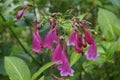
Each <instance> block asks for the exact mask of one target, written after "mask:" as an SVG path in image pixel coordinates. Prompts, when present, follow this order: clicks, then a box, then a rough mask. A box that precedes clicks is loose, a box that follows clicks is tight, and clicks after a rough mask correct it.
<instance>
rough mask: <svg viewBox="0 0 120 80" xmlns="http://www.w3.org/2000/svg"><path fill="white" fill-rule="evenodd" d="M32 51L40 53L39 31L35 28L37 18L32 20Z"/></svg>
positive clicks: (40, 40)
mask: <svg viewBox="0 0 120 80" xmlns="http://www.w3.org/2000/svg"><path fill="white" fill-rule="evenodd" d="M32 45H33V49H32V51H33V52H37V53H40V54H41V53H42V39H41V36H40V35H39V31H38V29H37V20H35V21H34V34H33V42H32Z"/></svg>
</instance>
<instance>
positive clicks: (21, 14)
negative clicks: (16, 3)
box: [16, 7, 27, 19]
mask: <svg viewBox="0 0 120 80" xmlns="http://www.w3.org/2000/svg"><path fill="white" fill-rule="evenodd" d="M26 8H27V7H24V8H23V9H22V10H20V11H19V12H18V14H17V16H16V18H17V19H20V18H21V17H22V16H23V14H24V13H25V11H26Z"/></svg>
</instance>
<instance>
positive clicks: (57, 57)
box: [52, 44, 62, 64]
mask: <svg viewBox="0 0 120 80" xmlns="http://www.w3.org/2000/svg"><path fill="white" fill-rule="evenodd" d="M61 59H62V47H61V45H60V44H57V47H56V49H55V51H54V54H53V58H52V61H53V62H55V61H59V62H58V64H62V62H61Z"/></svg>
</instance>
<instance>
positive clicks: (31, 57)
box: [0, 13, 41, 65]
mask: <svg viewBox="0 0 120 80" xmlns="http://www.w3.org/2000/svg"><path fill="white" fill-rule="evenodd" d="M0 16H1V18H2V19H3V21H4V22H7V21H6V19H5V18H4V16H3V15H2V14H1V13H0ZM7 28H8V29H9V30H10V32H11V33H12V34H13V36H14V37H15V39H16V40H17V42H18V43H19V44H20V46H21V47H22V49H23V50H24V52H25V53H27V54H28V55H29V56H30V57H31V58H32V59H33V60H34V61H36V62H37V63H38V64H39V65H41V63H40V62H39V61H38V60H36V59H35V58H34V57H33V56H32V55H31V53H29V52H28V51H27V50H26V48H25V47H24V46H23V44H22V43H21V42H20V40H19V39H18V37H17V36H16V34H15V32H14V31H13V30H12V28H10V27H7Z"/></svg>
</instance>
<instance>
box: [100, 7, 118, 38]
mask: <svg viewBox="0 0 120 80" xmlns="http://www.w3.org/2000/svg"><path fill="white" fill-rule="evenodd" d="M119 22H120V21H119V19H118V18H117V17H116V16H115V15H114V14H113V13H112V12H110V11H107V10H105V9H101V8H100V9H99V12H98V23H99V25H100V29H101V31H102V33H103V34H104V35H105V36H106V37H107V38H108V39H115V38H116V34H115V33H116V29H117V30H118V31H120V23H119ZM118 31H117V32H118Z"/></svg>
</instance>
